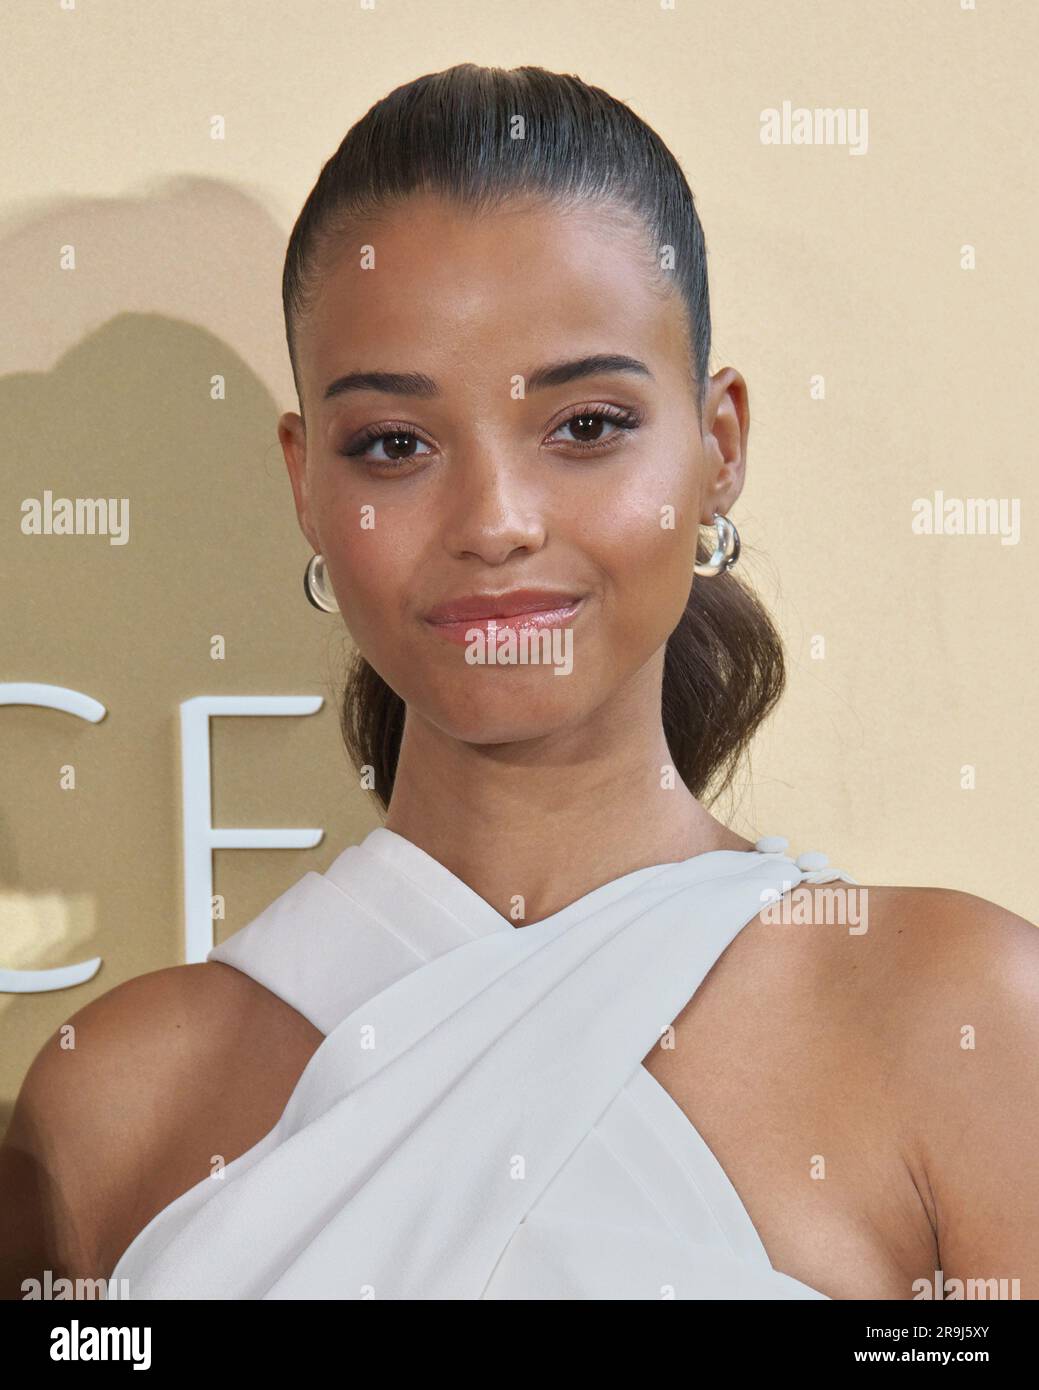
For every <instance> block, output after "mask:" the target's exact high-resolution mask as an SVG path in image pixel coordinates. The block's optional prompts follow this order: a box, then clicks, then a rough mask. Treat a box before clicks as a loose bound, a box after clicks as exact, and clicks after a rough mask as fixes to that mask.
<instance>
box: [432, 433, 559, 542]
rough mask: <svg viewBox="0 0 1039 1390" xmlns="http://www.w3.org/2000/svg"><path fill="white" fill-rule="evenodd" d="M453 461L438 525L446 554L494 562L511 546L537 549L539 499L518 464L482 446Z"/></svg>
mask: <svg viewBox="0 0 1039 1390" xmlns="http://www.w3.org/2000/svg"><path fill="white" fill-rule="evenodd" d="M456 463H457V466H458V472H457V473H456V476H455V480H454V483H453V491H454V495H453V497H452V498H451V500H450V503H449V506H448V514H447V518H446V522H445V529H444V542H445V544H446V546H447V547H448V549H449V550H450V551H451V553H452V554H453V555H456V556H459V557H461V558H466V557H470V556H475V557H476V558H477V559H479V560H482V561H483V562H484V563H485V564H488V565H500V564H502V563H503V562H504V561H505V560H507V559H508V558H509V556H510V555H511V554H513V552H514V551H516V550H525V551H528V552H530V553H533V552H535V551H537V550H540V549H541V547H542V546H543V545H544V544H545V539H546V536H547V526H546V521H545V517H544V507H543V501H544V499H543V498H542V497H541V495H540V490H539V489H538V488H537V487H535V486H534V485H533V483H532V480H531V478H530V476H529V472H528V473H527V474H526V476H524V469H523V467H522V465H521V464H519V463H518V462H517V463H515V464H511V463H510V462H508V461H507V460H505V459H503V458H502V456H501V455H500V454H499V453H498V452H497V451H490V450H487V449H483V450H480V451H478V452H474V454H473V455H472V457H470V458H467V459H465V460H460V459H458V460H456Z"/></svg>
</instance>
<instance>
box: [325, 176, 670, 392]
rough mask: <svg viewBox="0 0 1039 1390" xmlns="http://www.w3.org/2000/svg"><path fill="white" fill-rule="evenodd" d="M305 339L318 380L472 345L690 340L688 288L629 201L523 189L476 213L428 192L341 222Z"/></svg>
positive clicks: (637, 344)
mask: <svg viewBox="0 0 1039 1390" xmlns="http://www.w3.org/2000/svg"><path fill="white" fill-rule="evenodd" d="M297 343H298V355H299V359H300V363H301V367H302V370H303V373H304V375H305V376H308V377H310V379H311V383H312V388H313V389H316V388H317V387H318V386H320V388H321V389H323V387H324V385H325V384H326V378H328V379H331V377H333V376H334V375H336V374H337V373H338V372H341V371H343V370H346V369H370V368H386V369H392V368H398V367H399V368H402V369H416V370H420V369H421V367H422V362H423V360H425V361H429V362H432V361H433V360H437V361H440V362H441V363H443V364H445V365H448V366H449V365H450V362H451V360H452V359H454V361H455V362H456V365H458V367H459V369H462V368H463V367H464V366H465V363H466V360H467V359H471V358H472V356H473V354H474V352H476V353H478V357H479V364H480V365H482V366H483V367H485V368H486V369H487V370H493V371H495V372H497V371H499V370H508V371H509V372H521V371H523V370H524V368H525V367H526V366H528V365H536V364H537V363H538V362H540V361H543V360H547V359H549V358H552V357H554V356H556V355H557V354H558V353H561V352H563V351H564V350H567V351H571V350H574V349H586V350H587V351H589V352H603V351H618V352H627V353H630V354H631V355H635V356H643V355H653V356H655V357H657V358H658V359H661V358H665V359H666V358H668V357H672V358H677V359H678V360H679V361H680V362H682V363H683V364H684V362H685V360H686V354H687V351H688V345H687V336H686V318H685V312H684V305H683V302H682V300H681V296H680V295H679V293H678V291H677V287H676V286H672V285H671V284H670V282H669V278H668V276H666V275H665V274H664V273H663V272H661V271H660V270H659V268H658V264H657V261H656V258H655V255H654V248H653V247H652V245H651V243H650V239H649V233H648V231H647V230H646V229H645V228H644V227H643V226H642V225H641V224H640V223H639V222H637V221H636V220H635V218H634V216H633V215H632V214H630V213H628V212H627V211H626V210H619V209H617V208H616V207H613V206H611V207H609V208H601V207H597V206H593V205H589V204H585V203H579V204H577V205H574V206H571V207H567V208H561V207H557V206H554V205H552V204H549V203H546V202H545V201H543V200H540V199H530V198H525V199H513V200H510V201H509V202H507V203H506V204H504V205H503V206H501V207H498V208H495V209H493V210H489V211H488V210H484V211H480V212H474V211H472V210H469V209H466V208H464V207H461V206H459V205H458V204H455V203H452V202H449V201H446V200H444V199H442V198H439V197H436V196H429V195H421V196H415V197H412V198H409V199H407V200H405V201H404V202H402V203H401V204H399V205H397V206H395V207H393V208H392V209H384V210H382V211H381V212H380V213H378V214H377V215H376V216H374V217H373V218H370V219H365V220H362V221H358V222H355V223H352V224H350V225H348V226H347V227H346V228H344V230H343V232H342V234H341V235H340V236H339V237H338V238H337V240H336V242H335V243H333V244H332V245H331V246H330V247H329V248H327V249H326V250H325V252H324V254H323V256H322V258H321V259H320V260H319V262H318V277H317V280H316V283H315V288H314V291H313V297H312V300H311V304H310V312H309V314H308V316H307V318H306V320H305V322H304V323H303V324H301V325H300V327H299V330H298V334H297ZM474 365H475V364H473V363H471V362H470V370H472V368H473V366H474Z"/></svg>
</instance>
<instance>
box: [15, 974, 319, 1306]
mask: <svg viewBox="0 0 1039 1390" xmlns="http://www.w3.org/2000/svg"><path fill="white" fill-rule="evenodd" d="M69 1025H71V1028H72V1033H71V1038H72V1040H73V1041H74V1044H75V1045H74V1047H69V1046H63V1045H62V1038H63V1034H64V1033H65V1031H66V1030H67V1029H68V1028H69ZM321 1038H322V1035H321V1033H320V1032H319V1031H318V1030H317V1029H316V1028H315V1027H314V1026H313V1025H312V1024H310V1023H309V1022H308V1021H307V1020H306V1019H305V1018H303V1017H302V1016H301V1015H300V1014H298V1013H296V1011H295V1010H294V1009H292V1008H290V1007H289V1006H288V1005H287V1004H285V1003H284V1002H283V1001H282V1000H280V999H279V998H278V997H277V996H276V995H274V994H272V993H271V992H270V991H268V990H267V989H265V988H264V987H263V986H262V985H260V984H258V983H257V982H256V981H254V980H252V979H250V978H249V977H248V976H247V975H244V974H242V973H241V972H239V971H237V970H234V969H232V968H231V967H230V966H227V965H223V964H221V963H218V962H210V963H204V964H198V965H185V966H173V967H170V968H169V969H166V970H158V971H155V972H153V973H152V974H149V975H142V976H139V977H137V978H136V979H133V980H128V981H126V982H125V983H124V984H122V985H119V986H117V987H116V988H115V989H112V990H110V991H109V992H108V993H107V994H105V995H102V996H101V998H99V999H96V1000H94V1001H93V1002H92V1003H90V1004H88V1005H86V1006H85V1007H84V1008H83V1009H81V1010H80V1011H79V1012H78V1013H76V1014H74V1015H73V1016H72V1018H70V1019H69V1022H68V1024H66V1025H64V1026H63V1028H61V1029H59V1030H58V1031H57V1033H55V1034H54V1035H52V1037H50V1038H49V1039H48V1040H47V1042H46V1043H45V1044H44V1046H43V1047H42V1048H41V1049H40V1052H39V1054H38V1055H37V1057H36V1058H35V1060H34V1062H33V1064H32V1066H31V1067H30V1068H29V1071H28V1072H27V1073H26V1077H25V1081H24V1082H23V1084H22V1088H21V1091H20V1093H19V1097H18V1102H17V1105H16V1107H15V1112H14V1115H13V1116H12V1119H11V1124H10V1126H9V1129H8V1133H7V1136H6V1138H5V1140H4V1143H3V1145H2V1146H0V1297H3V1298H7V1299H12V1298H22V1297H24V1292H23V1290H22V1287H21V1285H22V1281H23V1280H25V1279H30V1278H34V1279H42V1278H43V1277H44V1271H45V1270H50V1271H51V1275H52V1278H60V1277H66V1278H73V1279H74V1278H83V1279H102V1278H108V1277H109V1276H110V1274H111V1272H112V1269H113V1268H114V1266H115V1264H116V1262H117V1260H118V1259H119V1257H120V1256H121V1255H122V1253H123V1251H124V1250H125V1249H126V1247H127V1246H128V1245H129V1243H130V1241H131V1240H132V1239H133V1238H134V1237H135V1236H136V1235H137V1233H138V1232H139V1231H140V1230H141V1229H142V1228H143V1227H144V1226H145V1225H146V1224H147V1223H148V1221H149V1220H150V1219H151V1218H152V1217H153V1216H154V1215H155V1214H156V1212H158V1211H160V1210H162V1208H163V1207H164V1206H166V1205H168V1203H169V1202H171V1201H173V1200H174V1199H175V1198H176V1197H177V1196H179V1195H180V1194H181V1193H182V1192H186V1191H187V1190H188V1188H190V1187H192V1186H193V1185H194V1184H195V1183H196V1182H198V1181H200V1180H201V1179H202V1178H204V1177H206V1176H208V1175H209V1173H210V1172H211V1161H212V1157H213V1155H214V1154H219V1155H220V1156H221V1157H223V1158H224V1160H225V1161H226V1162H230V1160H231V1159H232V1158H234V1157H237V1156H238V1155H239V1154H241V1153H244V1152H245V1151H246V1150H247V1149H249V1148H251V1147H252V1145H253V1144H255V1143H258V1142H259V1140H260V1139H261V1138H262V1137H263V1136H264V1135H265V1134H266V1133H267V1132H268V1131H269V1130H270V1129H271V1128H272V1126H273V1125H274V1124H275V1123H276V1121H277V1119H278V1116H279V1115H280V1114H281V1112H282V1110H283V1109H284V1106H285V1103H286V1101H287V1100H288V1097H289V1095H290V1094H291V1092H292V1089H293V1088H294V1086H295V1084H296V1082H297V1080H298V1078H299V1075H300V1073H301V1072H302V1070H303V1068H304V1066H305V1065H306V1063H307V1061H308V1060H309V1058H310V1056H311V1054H312V1053H313V1051H314V1049H315V1047H316V1046H317V1045H318V1043H319V1042H320V1041H321ZM66 1041H67V1040H66Z"/></svg>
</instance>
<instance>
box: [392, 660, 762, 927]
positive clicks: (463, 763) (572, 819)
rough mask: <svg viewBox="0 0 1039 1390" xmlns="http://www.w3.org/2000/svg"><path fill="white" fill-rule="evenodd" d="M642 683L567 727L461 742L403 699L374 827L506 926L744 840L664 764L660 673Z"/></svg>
mask: <svg viewBox="0 0 1039 1390" xmlns="http://www.w3.org/2000/svg"><path fill="white" fill-rule="evenodd" d="M640 674H641V673H640ZM646 683H647V680H646V678H644V679H643V681H642V686H643V689H642V690H641V691H639V690H633V691H631V692H630V693H629V697H628V698H623V697H622V698H621V699H619V700H618V701H616V702H614V704H613V705H612V706H611V707H604V708H603V709H601V710H599V711H596V712H595V713H594V714H593V715H592V716H591V717H590V718H588V719H587V720H585V721H584V722H583V723H581V724H580V725H579V726H578V727H568V728H565V729H560V730H556V731H554V732H552V733H550V734H545V735H542V736H539V737H537V738H533V739H523V740H517V741H514V742H510V743H497V744H474V743H466V742H462V741H461V740H458V739H454V738H451V737H449V736H448V735H446V734H444V733H443V732H442V731H441V730H439V729H437V728H436V727H435V726H434V725H432V724H430V723H429V722H428V721H427V720H424V719H422V718H421V717H416V716H415V715H414V714H413V713H412V711H411V710H409V711H408V716H407V719H406V722H405V729H404V736H403V739H402V742H401V750H400V757H399V760H398V765H397V774H396V778H395V780H394V787H393V796H392V799H391V801H390V806H389V810H388V812H387V816H386V828H387V829H388V830H393V831H395V832H396V833H397V834H398V835H402V836H403V837H404V838H405V839H406V840H410V841H411V842H412V843H413V844H415V845H418V847H419V848H420V849H423V850H425V851H426V853H427V854H430V855H432V856H433V858H434V859H437V860H439V862H440V863H441V864H443V865H444V866H445V867H446V868H447V869H449V870H450V871H451V872H452V873H453V874H455V876H456V877H458V878H460V879H461V880H462V881H463V882H464V883H466V884H468V886H469V887H470V888H472V889H473V891H474V892H476V893H478V894H479V896H480V897H482V898H483V899H484V900H485V901H486V902H488V903H490V904H491V905H492V906H493V907H494V908H495V910H496V911H498V912H500V913H501V914H502V916H504V917H506V918H508V920H509V921H510V922H512V923H514V925H516V926H524V925H528V926H529V925H531V924H532V923H534V922H537V921H540V920H541V919H542V918H543V917H547V916H550V915H551V914H552V913H554V912H558V911H559V910H560V909H562V908H563V907H566V906H567V905H568V904H569V903H571V902H573V901H574V900H575V899H577V898H579V897H581V896H583V895H584V894H585V893H588V892H591V890H592V889H593V888H597V887H599V886H600V885H601V884H604V883H608V882H611V881H612V880H613V879H615V878H619V877H621V876H622V875H623V874H626V873H630V872H632V871H633V870H635V869H640V868H645V867H647V866H649V865H652V864H663V863H671V862H674V861H677V860H682V859H688V858H691V857H692V856H693V855H696V854H702V853H705V852H707V851H708V850H714V849H738V850H745V849H749V848H752V845H751V842H750V841H748V840H745V839H743V838H742V837H741V836H739V835H736V834H735V833H734V832H733V831H731V830H729V829H728V828H727V827H726V826H725V825H723V824H722V822H720V821H718V820H717V819H716V818H715V817H714V816H712V815H711V814H710V813H709V812H708V811H707V810H706V809H705V808H704V807H703V806H702V805H701V804H700V802H699V801H698V800H697V799H696V798H695V797H694V796H693V795H692V793H691V792H690V791H689V790H688V788H687V787H686V786H685V784H684V783H683V782H682V780H681V778H680V777H679V776H678V774H677V771H675V770H674V768H673V763H672V759H671V755H670V752H669V750H668V746H667V740H666V738H665V735H664V730H663V725H662V723H661V722H660V719H659V717H657V718H656V719H651V718H649V717H648V716H647V711H653V712H659V710H660V687H659V678H658V679H657V682H656V685H655V691H656V693H655V696H654V695H653V689H654V687H653V685H652V684H650V688H649V690H648V692H647V690H646V688H645V686H646ZM669 772H670V774H671V776H670V778H669V777H668V773H669ZM672 783H673V785H672ZM517 895H519V896H521V897H522V899H523V903H522V916H521V917H517V916H516V915H515V912H514V904H515V899H516V896H517Z"/></svg>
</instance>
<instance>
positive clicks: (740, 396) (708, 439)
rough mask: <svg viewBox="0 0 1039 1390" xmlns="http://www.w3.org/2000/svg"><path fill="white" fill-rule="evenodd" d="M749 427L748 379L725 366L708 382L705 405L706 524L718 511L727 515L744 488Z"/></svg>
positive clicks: (705, 524)
mask: <svg viewBox="0 0 1039 1390" xmlns="http://www.w3.org/2000/svg"><path fill="white" fill-rule="evenodd" d="M749 431H750V402H749V400H748V396H747V383H746V382H745V381H744V379H743V377H742V376H741V375H740V374H739V372H738V371H736V369H735V368H734V367H723V368H722V370H721V371H720V372H716V373H715V374H714V376H712V377H711V379H710V381H709V382H708V385H707V394H706V399H705V401H704V409H703V424H702V433H703V446H704V473H703V495H702V498H701V501H702V504H703V511H702V512H701V514H700V521H701V523H702V524H703V525H704V526H709V525H710V524H711V522H712V521H713V520H714V513H715V512H721V514H722V516H726V515H728V512H729V508H730V507H731V506H732V505H733V503H734V502H735V501H736V499H737V497H739V495H740V493H741V492H742V491H743V483H744V478H745V474H746V468H747V435H748V433H749Z"/></svg>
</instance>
